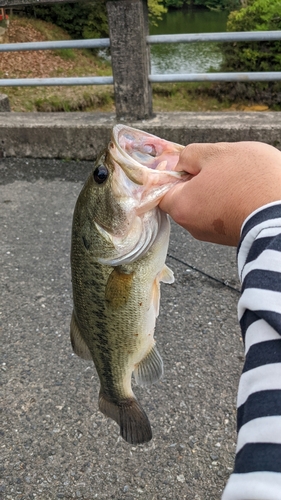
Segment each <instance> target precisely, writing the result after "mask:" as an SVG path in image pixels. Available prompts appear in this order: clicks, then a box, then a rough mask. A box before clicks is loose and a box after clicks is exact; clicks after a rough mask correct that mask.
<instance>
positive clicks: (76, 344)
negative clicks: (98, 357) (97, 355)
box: [70, 311, 93, 361]
mask: <svg viewBox="0 0 281 500" xmlns="http://www.w3.org/2000/svg"><path fill="white" fill-rule="evenodd" d="M70 340H71V345H72V349H73V351H74V352H75V354H77V356H80V358H83V359H88V360H90V359H91V360H92V361H93V358H92V356H91V353H90V351H89V348H88V346H87V344H86V342H85V340H84V339H83V337H82V335H81V333H80V330H79V327H78V325H77V321H76V318H75V315H74V311H72V316H71V322H70Z"/></svg>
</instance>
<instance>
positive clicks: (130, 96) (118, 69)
mask: <svg viewBox="0 0 281 500" xmlns="http://www.w3.org/2000/svg"><path fill="white" fill-rule="evenodd" d="M107 13H108V23H109V34H110V51H111V59H112V61H111V63H112V71H113V78H114V92H115V105H116V115H117V119H118V120H120V119H127V120H128V119H130V120H142V119H145V118H150V117H151V116H152V90H151V85H150V82H149V81H148V76H149V69H150V53H149V46H148V44H147V43H146V36H147V35H148V33H149V32H148V13H147V2H146V0H117V1H108V2H107Z"/></svg>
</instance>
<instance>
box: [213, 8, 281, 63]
mask: <svg viewBox="0 0 281 500" xmlns="http://www.w3.org/2000/svg"><path fill="white" fill-rule="evenodd" d="M270 30H281V0H248V5H247V6H246V7H244V8H242V9H241V10H239V11H234V12H231V13H230V14H229V17H228V22H227V31H270ZM222 50H223V58H224V61H223V64H222V70H223V71H281V40H280V41H276V42H250V43H246V42H239V43H227V44H224V45H223V48H222Z"/></svg>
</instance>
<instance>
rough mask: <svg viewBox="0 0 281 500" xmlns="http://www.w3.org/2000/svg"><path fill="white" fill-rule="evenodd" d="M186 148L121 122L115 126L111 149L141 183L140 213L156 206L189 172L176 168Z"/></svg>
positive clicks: (113, 154)
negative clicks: (176, 169) (175, 169)
mask: <svg viewBox="0 0 281 500" xmlns="http://www.w3.org/2000/svg"><path fill="white" fill-rule="evenodd" d="M183 149H184V146H181V145H180V144H176V143H173V142H169V141H166V140H165V139H160V138H159V137H157V136H155V135H152V134H149V133H147V132H144V131H142V130H138V129H135V128H132V127H128V126H126V125H121V124H118V125H115V126H114V127H113V130H112V137H111V142H110V143H109V147H108V151H109V154H110V156H111V158H112V159H113V160H114V161H115V162H116V163H117V164H118V165H119V166H120V167H121V168H122V170H123V172H124V173H125V175H126V176H127V177H128V179H130V181H132V182H133V183H134V185H135V187H136V185H137V186H139V187H140V189H138V190H137V192H138V200H139V206H138V209H137V211H138V213H142V212H144V211H146V210H149V209H150V208H153V207H155V206H156V205H157V204H158V203H159V201H160V199H161V198H162V197H163V196H164V194H165V193H166V192H167V191H168V190H169V189H170V188H171V187H172V186H173V185H174V184H176V183H178V182H180V181H183V180H186V172H175V171H174V168H175V166H176V164H177V163H178V159H179V156H180V153H181V151H182V150H183ZM135 192H136V189H135ZM140 193H141V195H140Z"/></svg>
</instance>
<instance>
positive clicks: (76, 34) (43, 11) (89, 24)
mask: <svg viewBox="0 0 281 500" xmlns="http://www.w3.org/2000/svg"><path fill="white" fill-rule="evenodd" d="M24 11H25V13H26V14H28V15H29V16H31V17H37V18H39V19H42V20H43V21H48V22H51V23H53V24H56V25H57V26H60V27H61V28H63V29H65V30H66V31H67V32H68V33H69V34H70V36H71V37H73V38H75V39H79V38H107V37H108V23H107V12H106V4H105V2H104V1H102V0H100V1H98V0H96V1H95V2H79V3H64V4H55V5H48V6H47V5H40V6H39V5H38V6H32V7H25V9H24Z"/></svg>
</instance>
